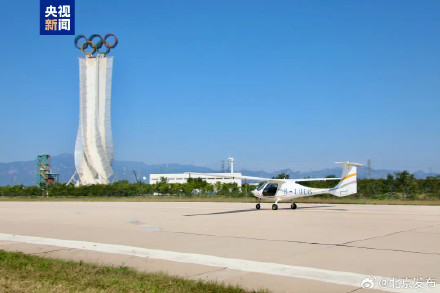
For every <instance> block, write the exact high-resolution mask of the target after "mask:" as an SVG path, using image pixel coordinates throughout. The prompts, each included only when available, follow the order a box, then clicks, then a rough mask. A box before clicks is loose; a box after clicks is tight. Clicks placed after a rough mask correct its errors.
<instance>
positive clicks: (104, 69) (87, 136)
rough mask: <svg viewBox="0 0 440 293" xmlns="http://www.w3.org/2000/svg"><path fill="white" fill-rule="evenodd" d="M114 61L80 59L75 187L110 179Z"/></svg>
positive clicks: (101, 182) (107, 59)
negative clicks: (76, 176) (76, 178)
mask: <svg viewBox="0 0 440 293" xmlns="http://www.w3.org/2000/svg"><path fill="white" fill-rule="evenodd" d="M112 71H113V57H105V56H103V55H98V56H97V57H93V56H86V57H83V58H79V83H80V84H79V88H80V92H79V93H80V94H79V105H80V111H79V126H78V133H77V137H76V143H75V168H76V173H77V175H78V180H77V184H80V185H91V184H107V183H109V179H110V176H112V175H113V169H112V164H113V138H112V128H111V111H110V107H111V83H112Z"/></svg>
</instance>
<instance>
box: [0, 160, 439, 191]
mask: <svg viewBox="0 0 440 293" xmlns="http://www.w3.org/2000/svg"><path fill="white" fill-rule="evenodd" d="M51 168H52V171H53V172H54V173H59V174H60V180H61V182H67V181H68V180H69V179H70V177H71V176H72V174H73V173H74V171H75V166H74V161H73V155H71V154H61V155H54V156H51ZM113 170H114V172H115V179H116V180H124V179H125V180H128V181H130V182H135V175H134V172H133V170H134V171H135V173H136V176H137V177H138V179H141V178H142V177H144V176H145V177H146V178H147V182H148V179H149V175H150V174H155V173H183V172H201V173H205V172H206V173H209V172H219V170H213V169H210V168H206V167H199V166H194V165H182V164H156V165H148V164H145V163H142V162H132V161H115V162H114V163H113ZM400 171H401V170H376V169H373V170H372V171H371V173H372V174H371V175H372V178H385V177H386V175H387V174H388V173H391V174H394V173H395V172H400ZM239 172H241V173H242V174H243V175H247V176H256V177H268V178H270V177H273V176H276V175H278V174H279V173H281V172H283V173H287V174H289V175H290V178H304V177H325V176H327V175H335V176H340V173H341V168H337V167H335V168H329V169H322V170H317V171H311V172H310V171H307V172H302V171H293V170H291V169H283V170H278V171H274V172H266V171H253V170H246V169H243V170H240V171H239ZM414 175H415V177H416V178H426V177H427V176H436V175H437V174H435V173H425V172H423V171H417V172H414ZM35 177H36V160H32V161H24V162H10V163H0V186H5V185H17V184H23V185H26V186H27V185H33V184H35ZM358 177H359V178H366V177H367V167H366V166H363V167H359V168H358Z"/></svg>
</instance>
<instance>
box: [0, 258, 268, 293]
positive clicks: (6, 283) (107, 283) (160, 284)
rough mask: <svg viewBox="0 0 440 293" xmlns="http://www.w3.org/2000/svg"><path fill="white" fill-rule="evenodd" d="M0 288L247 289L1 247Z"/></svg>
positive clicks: (106, 290)
mask: <svg viewBox="0 0 440 293" xmlns="http://www.w3.org/2000/svg"><path fill="white" fill-rule="evenodd" d="M0 292H17V293H18V292H90V293H93V292H173V293H174V292H176V293H177V292H200V293H201V292H227V293H229V292H230V293H239V292H249V291H246V290H244V289H242V288H240V287H233V286H225V285H222V284H218V283H213V282H202V281H193V280H185V279H182V278H178V277H171V276H168V275H166V274H162V273H154V274H153V273H139V272H137V271H135V270H132V269H129V268H126V267H119V268H115V267H110V266H97V265H93V264H86V263H83V262H71V261H63V260H58V259H49V258H42V257H38V256H32V255H26V254H23V253H15V252H5V251H2V250H0ZM252 292H256V291H252ZM258 292H267V291H258Z"/></svg>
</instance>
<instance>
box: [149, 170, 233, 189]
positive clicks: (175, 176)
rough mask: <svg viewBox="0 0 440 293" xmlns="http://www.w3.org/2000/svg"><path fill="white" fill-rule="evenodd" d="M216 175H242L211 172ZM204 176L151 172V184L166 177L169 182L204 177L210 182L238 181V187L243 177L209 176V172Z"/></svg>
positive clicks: (184, 181) (183, 181) (182, 181)
mask: <svg viewBox="0 0 440 293" xmlns="http://www.w3.org/2000/svg"><path fill="white" fill-rule="evenodd" d="M210 174H215V175H219V176H222V175H228V176H231V175H232V176H234V175H235V176H241V173H210ZM206 176H207V177H204V176H197V175H195V174H189V173H180V174H150V184H155V183H158V182H160V180H161V178H165V179H166V180H167V183H171V184H174V183H186V182H187V181H188V178H190V177H192V178H202V179H203V180H205V181H206V182H208V183H209V184H215V183H216V182H220V183H237V185H238V187H241V179H237V178H235V179H232V178H226V177H225V178H221V177H218V178H217V177H209V174H207V175H206Z"/></svg>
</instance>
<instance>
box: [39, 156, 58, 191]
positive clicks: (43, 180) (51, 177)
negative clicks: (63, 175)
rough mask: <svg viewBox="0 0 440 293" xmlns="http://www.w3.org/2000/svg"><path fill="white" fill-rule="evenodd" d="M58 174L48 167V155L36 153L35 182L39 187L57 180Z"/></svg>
mask: <svg viewBox="0 0 440 293" xmlns="http://www.w3.org/2000/svg"><path fill="white" fill-rule="evenodd" d="M58 176H59V174H55V173H52V171H51V169H50V155H47V154H44V155H38V156H37V176H36V182H35V183H36V184H37V186H39V187H41V186H42V185H47V184H52V183H56V182H58Z"/></svg>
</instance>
